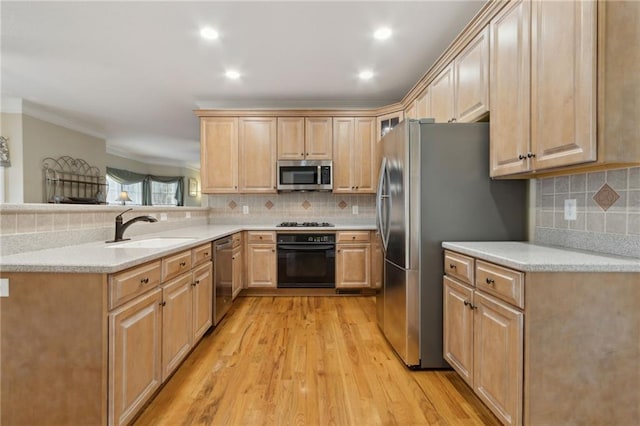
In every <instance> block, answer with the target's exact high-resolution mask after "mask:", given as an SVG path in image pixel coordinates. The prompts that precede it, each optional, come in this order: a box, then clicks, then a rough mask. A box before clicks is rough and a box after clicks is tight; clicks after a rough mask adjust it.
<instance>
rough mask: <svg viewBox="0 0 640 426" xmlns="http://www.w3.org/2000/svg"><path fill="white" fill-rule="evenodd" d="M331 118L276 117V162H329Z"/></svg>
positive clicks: (330, 152) (331, 143)
mask: <svg viewBox="0 0 640 426" xmlns="http://www.w3.org/2000/svg"><path fill="white" fill-rule="evenodd" d="M332 145H333V139H332V119H331V117H306V118H305V117H278V160H331V155H332Z"/></svg>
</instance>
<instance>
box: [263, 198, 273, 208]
mask: <svg viewBox="0 0 640 426" xmlns="http://www.w3.org/2000/svg"><path fill="white" fill-rule="evenodd" d="M264 206H265V207H266V208H267V210H271V209H272V208H273V203H272V202H271V200H268V201H267V202H266V203H264Z"/></svg>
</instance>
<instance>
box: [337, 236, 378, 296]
mask: <svg viewBox="0 0 640 426" xmlns="http://www.w3.org/2000/svg"><path fill="white" fill-rule="evenodd" d="M370 250H371V244H370V243H366V244H338V245H337V247H336V288H350V287H354V288H362V287H370V286H371V263H370V262H371V254H370Z"/></svg>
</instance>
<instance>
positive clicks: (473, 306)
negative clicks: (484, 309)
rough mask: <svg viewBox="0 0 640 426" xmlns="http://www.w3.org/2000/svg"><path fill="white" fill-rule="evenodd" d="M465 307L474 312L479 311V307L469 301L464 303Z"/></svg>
mask: <svg viewBox="0 0 640 426" xmlns="http://www.w3.org/2000/svg"><path fill="white" fill-rule="evenodd" d="M464 306H468V307H469V309H472V310H473V309H478V307H477V306H475V305H474V304H473V303H471V302H469V301H468V300H465V301H464Z"/></svg>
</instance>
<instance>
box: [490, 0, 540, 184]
mask: <svg viewBox="0 0 640 426" xmlns="http://www.w3.org/2000/svg"><path fill="white" fill-rule="evenodd" d="M530 9H531V3H530V2H529V1H524V0H514V1H512V2H510V3H509V4H507V6H505V8H504V9H503V10H501V11H500V13H498V15H496V17H495V18H493V19H492V20H491V23H490V32H491V49H490V53H489V56H490V69H491V71H490V76H491V78H490V103H491V124H490V138H491V144H490V163H491V164H490V175H491V176H504V175H509V174H514V173H520V172H524V171H527V170H529V162H530V160H529V159H528V158H526V154H527V153H528V152H529V146H530V144H529V137H530V132H529V130H530V129H529V125H530V106H529V98H530V96H529V88H530V61H529V26H530V25H529V17H530ZM523 157H524V158H523Z"/></svg>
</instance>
